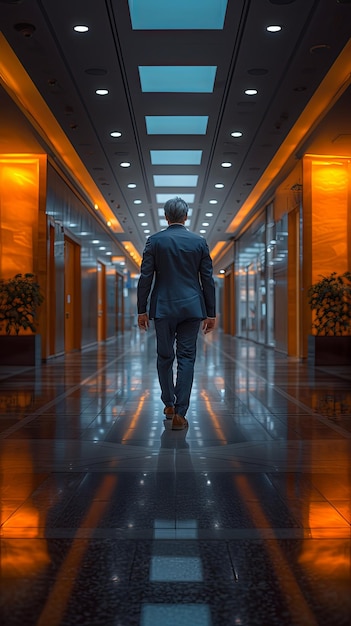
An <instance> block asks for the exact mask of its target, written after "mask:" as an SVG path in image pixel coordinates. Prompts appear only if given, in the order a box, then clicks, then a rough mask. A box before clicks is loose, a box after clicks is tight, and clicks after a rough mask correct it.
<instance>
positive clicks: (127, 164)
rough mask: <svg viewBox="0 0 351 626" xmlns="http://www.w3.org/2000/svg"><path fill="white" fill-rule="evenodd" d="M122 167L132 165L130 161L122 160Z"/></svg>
mask: <svg viewBox="0 0 351 626" xmlns="http://www.w3.org/2000/svg"><path fill="white" fill-rule="evenodd" d="M120 166H121V167H130V163H129V161H122V163H120Z"/></svg>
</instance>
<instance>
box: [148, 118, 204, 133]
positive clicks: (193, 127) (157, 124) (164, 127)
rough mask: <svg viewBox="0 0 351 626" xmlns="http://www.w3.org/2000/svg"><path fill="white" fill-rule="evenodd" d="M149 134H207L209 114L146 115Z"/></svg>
mask: <svg viewBox="0 0 351 626" xmlns="http://www.w3.org/2000/svg"><path fill="white" fill-rule="evenodd" d="M145 122H146V130H147V133H148V135H206V130H207V123H208V115H146V116H145Z"/></svg>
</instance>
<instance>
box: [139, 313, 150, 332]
mask: <svg viewBox="0 0 351 626" xmlns="http://www.w3.org/2000/svg"><path fill="white" fill-rule="evenodd" d="M138 326H139V328H140V330H147V329H148V328H149V316H148V314H147V313H141V314H139V315H138Z"/></svg>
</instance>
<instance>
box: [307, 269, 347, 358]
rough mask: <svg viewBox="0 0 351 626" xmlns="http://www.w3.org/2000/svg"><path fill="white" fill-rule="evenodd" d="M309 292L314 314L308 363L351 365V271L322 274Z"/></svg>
mask: <svg viewBox="0 0 351 626" xmlns="http://www.w3.org/2000/svg"><path fill="white" fill-rule="evenodd" d="M307 294H308V298H309V300H308V303H309V305H310V307H311V309H312V311H313V314H314V320H313V323H312V328H313V332H314V334H313V335H310V336H309V338H308V357H307V358H308V362H310V363H314V365H351V272H349V271H347V272H344V273H343V274H337V273H336V272H332V273H331V274H330V275H329V276H321V279H320V280H319V281H317V282H316V283H314V284H313V285H311V287H310V288H309V290H308V292H307Z"/></svg>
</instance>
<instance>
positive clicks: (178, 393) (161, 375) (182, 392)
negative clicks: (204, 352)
mask: <svg viewBox="0 0 351 626" xmlns="http://www.w3.org/2000/svg"><path fill="white" fill-rule="evenodd" d="M154 322H155V331H156V340H157V372H158V379H159V382H160V387H161V400H162V402H163V403H164V404H165V405H166V406H174V407H175V411H176V413H178V414H179V415H182V416H183V417H185V414H186V412H187V410H188V407H189V402H190V394H191V389H192V386H193V379H194V365H195V358H196V342H197V336H198V333H199V329H200V323H201V320H200V319H198V318H196V319H194V318H192V319H182V318H174V317H173V318H163V317H162V318H155V320H154ZM174 347H175V349H174ZM175 357H176V359H177V369H176V376H175V380H174V374H173V363H174V359H175Z"/></svg>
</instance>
